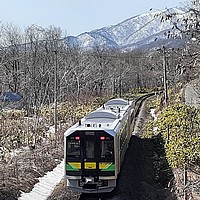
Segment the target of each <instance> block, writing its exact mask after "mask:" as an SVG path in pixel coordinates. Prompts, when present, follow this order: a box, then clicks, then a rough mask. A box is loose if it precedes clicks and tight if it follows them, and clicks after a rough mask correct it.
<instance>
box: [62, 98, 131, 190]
mask: <svg viewBox="0 0 200 200" xmlns="http://www.w3.org/2000/svg"><path fill="white" fill-rule="evenodd" d="M132 113H133V108H132V102H131V101H127V100H124V99H111V100H109V101H108V102H106V103H105V104H104V105H103V106H102V107H100V108H99V109H97V110H96V111H94V112H91V113H90V114H88V115H87V116H85V117H84V118H82V119H81V120H80V121H79V122H78V123H76V124H75V125H73V126H72V127H71V128H69V129H68V130H67V131H66V132H65V134H64V137H65V146H64V149H65V179H66V181H67V184H68V186H69V188H70V189H71V190H72V191H76V192H81V193H100V192H111V191H112V190H113V189H114V188H115V186H116V180H117V176H118V173H119V172H120V168H121V164H122V161H123V159H124V155H125V152H126V149H127V148H128V143H129V140H130V138H131V135H132V131H133V130H132V129H133V128H132V127H133V126H132V125H131V124H132V121H133V119H132V118H133V117H132V116H133V114H132Z"/></svg>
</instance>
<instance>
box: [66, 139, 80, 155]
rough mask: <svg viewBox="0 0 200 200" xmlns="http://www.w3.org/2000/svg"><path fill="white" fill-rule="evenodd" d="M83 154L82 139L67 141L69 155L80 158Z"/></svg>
mask: <svg viewBox="0 0 200 200" xmlns="http://www.w3.org/2000/svg"><path fill="white" fill-rule="evenodd" d="M80 155H81V148H80V140H68V141H67V156H69V157H75V158H78V157H80Z"/></svg>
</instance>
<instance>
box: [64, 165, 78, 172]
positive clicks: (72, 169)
mask: <svg viewBox="0 0 200 200" xmlns="http://www.w3.org/2000/svg"><path fill="white" fill-rule="evenodd" d="M66 167H67V170H68V171H79V169H78V168H76V167H74V166H73V165H70V164H66Z"/></svg>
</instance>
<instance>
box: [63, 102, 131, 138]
mask: <svg viewBox="0 0 200 200" xmlns="http://www.w3.org/2000/svg"><path fill="white" fill-rule="evenodd" d="M131 105H132V102H131V101H126V100H124V99H111V100H109V101H108V102H106V103H105V104H104V105H103V106H101V107H100V108H98V109H97V110H95V111H93V112H91V113H89V114H88V115H86V116H85V117H84V118H82V119H81V120H80V121H79V122H78V123H76V124H75V125H74V126H72V127H71V128H69V129H68V130H67V131H66V132H65V136H67V135H69V134H71V133H73V132H74V131H86V130H93V131H94V130H105V131H107V132H109V133H110V134H111V135H114V134H115V132H116V128H117V127H118V125H119V124H120V122H123V121H124V120H125V119H126V116H127V114H126V113H127V111H128V110H129V108H130V107H131Z"/></svg>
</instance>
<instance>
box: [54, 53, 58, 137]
mask: <svg viewBox="0 0 200 200" xmlns="http://www.w3.org/2000/svg"><path fill="white" fill-rule="evenodd" d="M54 53H55V65H54V128H55V135H56V134H57V130H58V127H57V114H58V111H57V68H58V55H57V53H58V52H57V50H55V51H54Z"/></svg>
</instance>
